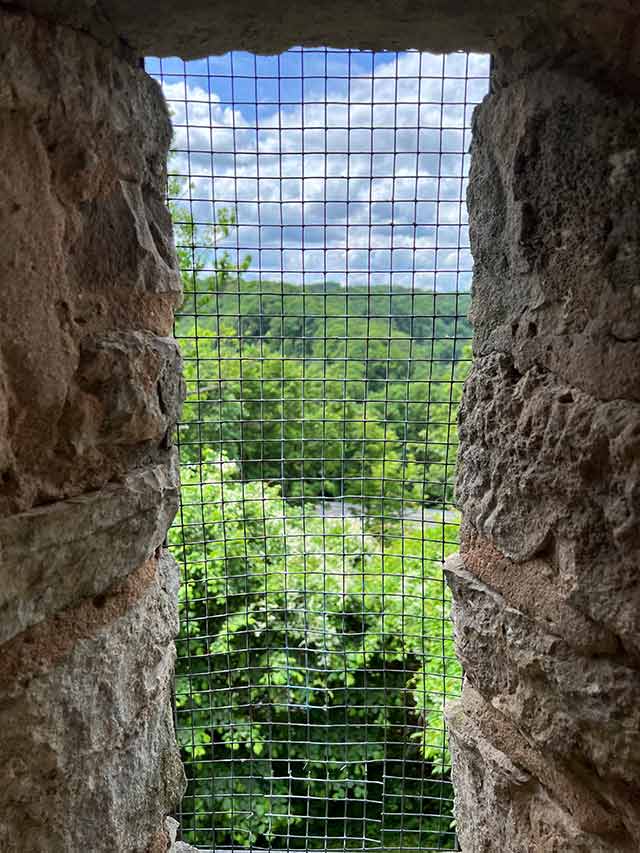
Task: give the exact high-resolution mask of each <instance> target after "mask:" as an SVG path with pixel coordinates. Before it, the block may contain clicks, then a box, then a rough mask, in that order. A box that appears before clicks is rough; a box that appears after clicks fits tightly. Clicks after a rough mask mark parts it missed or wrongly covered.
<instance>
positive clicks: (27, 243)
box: [0, 13, 181, 516]
mask: <svg viewBox="0 0 640 853" xmlns="http://www.w3.org/2000/svg"><path fill="white" fill-rule="evenodd" d="M0 81H2V82H1V83H0V160H1V162H2V164H3V168H2V176H1V177H0V221H1V222H2V241H1V242H0V267H1V268H2V270H3V284H2V288H1V289H0V340H1V341H2V346H1V347H0V516H2V515H7V514H10V513H15V512H21V511H25V510H27V509H29V508H30V507H32V506H34V505H38V504H41V503H48V502H51V501H55V500H62V499H64V498H67V497H70V496H73V495H78V494H82V493H83V492H85V491H88V490H92V489H97V488H100V487H101V486H103V485H105V484H106V483H108V482H110V481H112V480H114V479H117V478H122V477H123V476H124V475H125V474H126V473H127V472H128V471H129V470H130V469H131V468H132V467H137V466H139V465H148V464H152V463H160V462H163V461H166V459H167V445H168V442H167V438H166V433H167V431H168V430H170V426H171V421H172V419H174V418H175V414H176V411H177V410H178V409H179V406H180V402H181V387H180V384H179V383H178V382H177V381H176V380H175V374H176V373H177V371H178V370H179V364H178V359H177V355H176V353H175V351H172V350H171V346H172V345H170V344H169V343H168V341H167V340H166V338H165V337H164V336H166V335H168V334H170V332H171V328H172V323H173V310H174V308H175V306H176V305H177V304H178V302H179V300H180V275H179V272H178V268H177V261H176V258H175V252H174V249H173V242H172V234H171V222H170V217H169V213H168V211H167V209H166V207H165V204H164V195H165V191H166V153H167V148H168V145H169V140H170V127H169V120H168V115H167V110H166V106H165V104H164V101H163V98H162V95H161V92H160V89H159V87H158V85H157V84H156V83H155V82H154V81H153V80H151V79H150V78H149V77H148V76H147V75H146V74H145V73H144V72H143V71H142V69H140V68H137V67H135V65H134V64H132V63H131V62H129V61H127V60H126V59H125V58H120V57H118V56H116V55H114V53H112V52H111V51H109V50H106V49H104V48H102V47H100V46H99V45H98V44H97V42H96V41H95V40H94V39H92V38H90V37H88V36H87V35H85V34H82V33H81V32H75V31H73V30H70V29H65V28H64V27H55V26H52V25H50V24H47V23H46V22H44V21H40V20H37V19H35V18H32V17H30V16H29V15H20V14H8V13H3V14H2V15H0ZM153 336H157V337H155V338H154V337H153ZM92 356H93V360H92ZM110 357H111V363H110V364H108V362H109V358H110ZM109 367H113V368H114V375H113V376H112V377H109V376H107V375H106V373H105V372H104V371H105V370H108V369H109ZM101 368H102V369H103V373H102V374H100V369H101ZM155 372H158V373H159V375H158V377H157V378H158V382H157V383H156V384H155V385H154V386H153V387H151V386H150V385H148V387H147V388H146V390H147V391H148V393H147V395H146V396H145V399H142V394H143V392H142V390H138V392H137V393H138V396H137V397H136V399H135V400H133V399H132V394H133V393H134V390H133V388H132V383H134V382H136V381H137V380H139V379H140V380H148V382H150V383H151V382H152V381H153V379H154V378H155ZM170 373H173V374H174V376H173V378H169V374H170ZM110 379H111V382H110V381H109V380H110ZM116 379H117V380H119V381H120V380H122V383H123V384H122V387H120V388H118V389H116V388H114V382H115V381H116ZM127 383H128V384H127ZM88 385H89V386H90V387H87V386H88ZM158 391H161V397H159V396H158ZM126 396H128V398H129V399H128V400H125V399H124V398H125V397H126ZM129 402H132V403H133V405H134V408H135V411H134V413H133V414H132V416H131V417H130V418H129V419H128V421H126V422H125V421H123V414H124V413H123V412H122V411H120V412H117V411H113V412H109V411H106V410H105V409H108V408H109V407H112V406H114V407H115V408H116V409H117V408H118V406H119V405H120V407H121V408H122V405H127V404H128V403H129ZM145 408H148V413H145V412H143V409H145ZM158 410H159V411H158ZM125 420H126V419H125ZM111 424H112V425H113V429H114V434H113V435H112V436H110V435H109V427H110V425H111ZM163 427H164V429H163Z"/></svg>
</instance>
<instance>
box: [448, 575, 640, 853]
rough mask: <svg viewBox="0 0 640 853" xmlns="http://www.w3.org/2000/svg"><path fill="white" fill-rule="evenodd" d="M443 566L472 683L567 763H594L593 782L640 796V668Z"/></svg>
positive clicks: (460, 648)
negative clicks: (589, 648)
mask: <svg viewBox="0 0 640 853" xmlns="http://www.w3.org/2000/svg"><path fill="white" fill-rule="evenodd" d="M446 571H447V579H448V581H449V585H450V586H451V589H452V592H453V600H454V608H453V616H454V623H455V640H456V651H457V653H458V655H459V657H460V660H461V663H462V664H463V667H464V670H465V674H466V677H467V679H468V681H469V683H470V684H471V685H473V686H474V687H475V688H476V689H477V690H478V691H479V692H480V693H481V694H482V695H483V696H484V697H485V698H486V699H487V700H488V701H490V702H491V704H492V705H493V707H494V708H496V709H498V710H499V711H501V712H502V713H503V714H504V715H505V717H507V718H508V719H509V720H511V721H512V722H513V723H514V724H515V725H516V726H517V728H518V729H519V730H520V731H521V732H522V733H523V734H524V735H525V736H526V737H527V738H528V740H529V742H530V743H531V744H532V745H534V746H537V747H538V748H539V749H540V750H544V751H545V752H546V754H547V755H549V756H550V757H555V760H558V758H561V759H562V760H563V761H564V762H565V763H566V764H567V765H568V766H571V765H572V764H574V763H576V764H579V763H582V765H583V766H584V767H585V768H587V767H588V768H590V772H591V773H592V774H596V775H595V776H594V779H593V781H594V784H595V786H596V787H598V786H602V782H603V780H605V779H606V780H609V783H610V785H614V787H615V783H616V782H617V783H618V785H620V786H626V788H627V791H628V798H629V800H630V802H632V803H633V802H634V801H636V800H637V797H638V793H639V792H638V790H637V780H638V779H640V743H639V742H638V731H640V673H639V672H638V670H637V669H635V668H633V667H631V666H629V665H628V664H626V663H625V662H624V661H623V660H621V659H620V657H619V656H615V655H611V654H610V655H605V654H599V655H597V656H586V655H579V654H577V653H576V651H575V650H574V649H572V648H571V647H570V646H569V645H568V644H567V643H565V642H564V641H563V640H562V639H561V637H560V636H558V635H557V634H553V633H551V632H550V631H549V630H548V628H547V626H546V625H545V624H544V621H543V617H542V618H541V619H535V618H530V617H528V616H525V615H524V614H523V613H522V612H521V611H519V610H516V609H515V608H513V607H510V606H508V604H507V602H505V600H504V599H503V598H502V596H500V595H499V594H498V593H496V592H495V590H492V589H490V588H489V587H487V586H486V585H485V584H483V583H482V582H481V581H479V580H478V579H477V578H474V577H473V575H471V574H470V573H469V572H467V571H466V569H465V568H464V564H463V563H462V561H461V560H460V559H459V558H454V559H450V560H449V561H447V566H446ZM587 776H588V774H587ZM596 780H597V781H596ZM602 787H603V788H605V789H606V787H607V786H606V785H605V786H602ZM604 796H605V797H606V796H607V794H606V792H605V793H604ZM619 796H620V793H619V791H617V790H616V794H615V798H616V799H618V798H619ZM636 842H637V843H639V844H640V835H639V836H638V837H637V839H636Z"/></svg>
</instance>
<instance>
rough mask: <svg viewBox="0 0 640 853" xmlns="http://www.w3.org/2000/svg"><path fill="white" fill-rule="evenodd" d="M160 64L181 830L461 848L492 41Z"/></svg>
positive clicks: (355, 846) (262, 839)
mask: <svg viewBox="0 0 640 853" xmlns="http://www.w3.org/2000/svg"><path fill="white" fill-rule="evenodd" d="M147 70H148V71H149V73H151V74H152V75H153V76H155V77H156V78H157V79H158V80H159V81H160V82H161V84H162V86H163V89H164V92H165V95H166V97H167V100H168V102H169V106H170V108H171V111H172V113H173V122H174V128H175V136H174V143H173V153H172V155H171V158H170V162H169V172H170V181H169V196H170V205H171V209H172V214H173V218H174V226H175V233H176V242H177V247H178V255H179V259H180V265H181V270H182V276H183V281H184V289H185V298H184V303H183V305H182V308H181V309H180V311H179V314H178V316H177V319H176V328H175V330H176V336H177V337H178V339H179V341H180V344H181V347H182V351H183V356H184V361H185V377H186V382H187V400H186V403H185V407H184V412H183V416H182V422H181V423H180V425H179V431H178V441H179V449H180V458H181V470H182V481H183V486H182V504H181V509H180V512H179V515H178V517H177V519H176V522H175V524H174V526H173V528H172V530H171V532H170V536H169V541H170V545H171V547H172V550H173V553H174V555H175V556H176V558H177V559H178V560H179V561H180V562H181V565H182V573H183V582H182V588H181V620H182V621H181V633H180V638H179V641H178V663H177V677H176V718H177V728H178V737H179V740H180V744H181V747H182V753H183V759H184V761H185V766H186V772H187V777H188V780H189V787H188V790H187V794H186V796H185V798H184V800H183V803H182V807H181V813H180V815H179V817H180V820H181V824H182V833H183V837H184V839H185V840H186V841H189V842H190V843H192V844H194V845H196V846H199V847H202V848H205V849H211V850H221V849H246V848H251V849H254V850H262V849H273V850H327V851H328V850H331V851H346V850H380V849H385V850H403V851H417V850H451V849H455V828H454V826H453V823H452V788H451V782H450V775H449V755H448V750H447V746H446V735H445V732H444V725H443V719H442V703H443V700H444V698H445V697H447V696H455V695H457V693H458V691H459V688H460V668H459V665H458V663H457V661H456V660H455V656H454V651H453V643H452V640H451V628H450V623H449V614H448V610H449V604H448V595H447V591H446V587H445V585H444V582H443V576H442V568H441V566H442V561H443V560H444V559H445V557H446V556H447V555H448V554H450V553H451V552H452V551H454V550H456V547H457V539H458V515H457V512H456V510H455V507H454V504H453V494H452V484H453V476H454V468H455V456H456V448H457V434H456V415H457V407H458V402H459V400H460V394H461V386H462V382H463V380H464V378H465V376H466V374H467V372H468V368H469V363H470V358H471V355H470V338H471V329H470V326H469V324H468V320H467V310H468V305H469V288H470V278H471V256H470V251H469V243H468V230H467V219H466V209H465V204H464V199H465V192H466V180H467V171H468V149H469V142H470V122H471V113H472V110H473V107H474V105H475V104H476V103H477V102H478V101H480V100H481V99H482V97H483V96H484V94H485V93H486V91H487V89H488V85H489V80H488V76H489V59H488V57H485V56H479V55H474V54H463V53H457V54H452V55H448V56H434V55H431V54H421V53H418V52H403V53H374V52H367V51H350V50H331V49H324V48H323V49H292V50H289V51H287V52H286V53H284V54H282V55H280V56H269V57H261V56H254V55H250V54H246V53H233V54H228V55H225V56H219V57H210V58H207V59H203V60H198V61H193V62H188V63H184V62H182V61H180V60H174V59H169V60H167V59H165V60H153V59H152V60H148V61H147ZM534 331H535V330H534ZM528 334H532V333H531V331H530V330H528Z"/></svg>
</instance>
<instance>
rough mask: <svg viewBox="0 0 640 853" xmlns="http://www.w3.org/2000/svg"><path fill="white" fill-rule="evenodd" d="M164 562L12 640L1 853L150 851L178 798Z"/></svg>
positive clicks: (172, 606) (5, 679) (2, 725)
mask: <svg viewBox="0 0 640 853" xmlns="http://www.w3.org/2000/svg"><path fill="white" fill-rule="evenodd" d="M177 585H178V572H177V566H176V564H175V561H174V560H173V559H172V558H171V557H169V556H168V555H167V554H166V553H165V554H163V555H162V556H161V557H160V559H159V560H158V559H155V558H152V559H151V560H148V561H147V562H146V563H143V564H142V566H140V568H139V569H137V570H136V571H135V572H133V573H132V574H131V575H130V576H129V577H128V578H127V579H126V580H124V581H121V582H118V583H117V584H115V585H114V586H113V587H112V588H111V589H110V590H109V591H108V592H107V593H106V594H105V595H103V596H101V597H100V598H97V599H93V600H86V601H84V602H82V603H81V604H79V605H77V606H76V607H74V608H70V609H69V610H66V611H63V612H62V613H59V614H58V615H57V616H56V617H54V618H53V619H51V620H48V621H46V622H42V623H39V624H38V625H36V626H34V627H33V628H31V629H28V630H27V631H26V632H24V633H22V634H20V635H18V636H16V637H14V638H13V639H12V640H11V641H9V642H8V643H6V644H5V645H4V647H3V657H2V662H1V664H0V693H1V695H2V697H3V698H2V703H1V704H0V752H1V753H2V755H3V784H2V786H1V787H0V848H1V849H2V850H3V851H7V853H14V851H15V853H17V851H23V850H29V851H30V852H31V851H33V853H70V851H85V850H91V851H92V853H101V851H104V853H107V851H108V852H109V853H111V852H112V851H113V850H121V851H127V853H144V851H146V849H147V846H148V844H149V842H150V841H151V840H152V839H153V838H154V836H155V837H157V834H158V832H162V833H164V821H165V816H166V813H167V809H168V808H169V807H170V806H171V805H172V804H174V805H175V804H176V803H177V801H178V799H179V797H180V795H181V794H182V790H183V772H182V767H181V763H180V759H179V756H178V752H177V747H176V744H175V735H174V731H173V721H172V711H171V698H170V697H171V689H172V681H173V663H174V656H175V651H174V647H173V642H172V641H173V637H174V635H175V633H176V631H177V627H178V625H177V607H176V602H177Z"/></svg>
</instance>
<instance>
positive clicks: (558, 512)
mask: <svg viewBox="0 0 640 853" xmlns="http://www.w3.org/2000/svg"><path fill="white" fill-rule="evenodd" d="M639 363H640V362H639ZM638 423H640V404H638V403H636V402H633V401H625V400H612V401H606V402H600V401H598V400H597V399H595V398H593V397H591V396H590V395H589V394H586V393H585V392H583V391H581V390H579V389H577V388H575V387H572V386H568V385H566V384H565V383H563V382H558V380H557V379H556V378H555V375H554V374H553V373H552V372H548V371H547V372H545V371H543V370H541V369H540V368H539V367H538V366H532V367H531V368H530V369H528V370H526V372H524V373H523V374H520V373H519V371H517V370H516V369H515V368H514V366H513V359H512V357H511V356H510V355H508V354H504V353H497V354H491V355H486V356H484V357H480V358H478V359H477V360H476V363H475V366H474V369H473V372H472V375H471V377H470V378H469V380H468V382H467V384H466V387H465V394H464V399H463V405H462V412H461V427H460V440H461V449H460V454H459V475H458V487H457V494H458V500H459V502H460V505H461V507H462V509H463V512H464V518H465V526H464V532H463V550H464V548H466V547H471V545H468V544H467V540H469V539H470V537H473V536H474V535H475V533H476V532H477V533H478V534H480V535H481V536H482V537H484V538H485V539H488V540H490V541H491V542H493V543H495V545H496V546H497V548H498V549H499V551H500V552H502V554H504V555H506V556H507V557H509V558H511V560H513V561H515V562H516V563H520V562H523V561H530V560H531V559H533V558H535V557H540V556H543V557H544V558H545V560H546V563H547V566H548V570H549V572H550V573H551V574H552V575H553V578H554V580H553V582H554V585H555V588H556V590H557V601H558V602H561V601H564V602H565V603H566V604H567V605H569V606H571V607H572V608H573V609H574V610H575V611H576V612H577V613H581V614H583V616H584V617H586V618H587V619H588V620H590V621H591V622H593V623H595V624H596V625H600V626H604V627H606V629H607V630H608V631H609V632H610V633H612V634H614V635H616V636H617V637H619V638H620V640H621V641H622V642H623V644H624V645H625V647H626V648H627V649H628V650H629V651H630V652H632V653H634V654H635V655H637V656H638V657H639V658H640V575H639V573H638V562H639V560H640V489H638V486H637V484H638V481H639V479H640V433H639V432H638ZM513 574H514V577H518V576H519V572H518V568H517V567H514V568H513ZM553 606H555V605H553ZM552 615H553V614H551V613H549V617H550V618H552ZM555 618H556V619H557V614H556V616H555ZM596 630H597V629H596ZM600 630H601V629H600ZM583 642H588V638H587V637H584V638H583Z"/></svg>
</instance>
